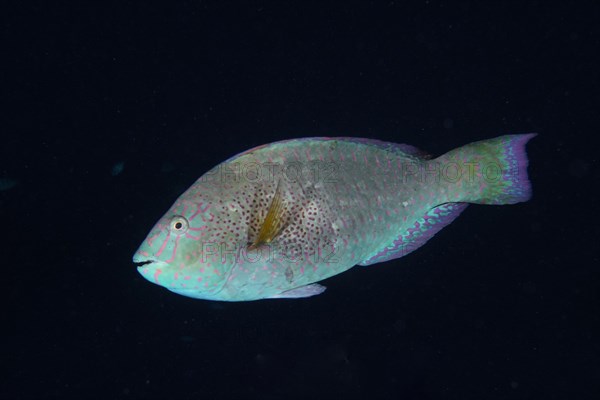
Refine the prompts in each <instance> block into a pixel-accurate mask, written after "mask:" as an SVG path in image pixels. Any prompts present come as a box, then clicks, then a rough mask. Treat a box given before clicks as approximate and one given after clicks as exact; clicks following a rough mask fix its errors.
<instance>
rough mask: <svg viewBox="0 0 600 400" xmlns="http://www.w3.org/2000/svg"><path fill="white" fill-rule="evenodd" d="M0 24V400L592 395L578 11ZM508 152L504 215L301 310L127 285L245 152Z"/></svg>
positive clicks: (593, 44) (313, 8) (254, 4)
mask: <svg viewBox="0 0 600 400" xmlns="http://www.w3.org/2000/svg"><path fill="white" fill-rule="evenodd" d="M10 4H11V3H3V6H2V8H3V10H2V12H1V13H0V19H1V23H2V25H1V29H2V32H1V40H2V42H1V52H2V56H1V63H0V79H1V81H0V88H1V89H0V93H1V98H0V99H1V101H2V108H1V112H0V132H1V133H0V135H1V138H2V139H1V141H0V179H1V182H3V184H2V185H3V186H2V185H0V186H2V187H4V189H3V190H2V191H0V221H2V222H1V224H2V225H1V226H2V230H1V233H0V235H1V242H0V243H1V244H0V252H1V253H0V266H1V267H2V274H1V275H0V276H1V283H2V293H3V295H4V296H5V299H4V301H3V303H2V305H3V307H2V308H3V311H2V315H3V320H4V324H3V328H2V329H1V332H2V333H1V336H0V339H1V341H0V343H1V345H0V346H1V347H0V349H1V354H0V356H1V358H0V363H1V364H0V367H1V370H0V398H42V397H77V398H90V397H102V398H115V397H125V398H127V397H129V398H141V397H157V398H167V397H170V398H178V399H188V398H189V399H199V398H228V397H231V398H234V397H235V398H264V399H287V398H293V397H300V396H302V397H307V396H308V397H309V398H325V397H328V398H331V397H333V398H356V397H361V398H373V397H376V398H378V397H387V398H419V399H439V398H452V399H470V398H473V399H541V398H545V399H548V398H553V399H554V398H556V399H562V398H578V399H589V398H597V397H595V396H596V395H598V394H600V383H599V382H600V363H599V359H600V344H599V342H600V339H599V335H600V329H599V323H600V312H599V311H600V307H598V304H600V301H599V300H600V299H598V297H599V296H598V293H599V289H600V279H599V274H598V261H599V260H598V258H599V256H598V244H599V242H600V241H599V238H600V228H599V225H598V222H597V214H598V211H599V210H598V208H599V207H598V184H599V183H600V179H599V178H600V177H599V175H600V173H599V168H598V156H597V155H598V142H599V140H598V133H599V125H600V124H599V118H598V115H599V111H598V110H599V101H598V100H599V99H598V97H599V96H598V89H599V87H598V86H599V85H598V84H599V71H600V66H599V64H598V62H597V61H598V60H597V57H598V54H599V45H600V28H599V25H598V21H599V20H600V6H598V5H596V4H595V3H594V2H588V3H573V4H570V3H568V2H546V1H535V2H488V1H485V2H483V1H482V2H437V1H418V2H403V1H382V2H372V1H371V2H368V1H364V2H358V1H343V2H342V1H340V2H294V3H291V2H284V1H274V2H262V1H251V2H220V1H186V2H173V3H172V4H169V5H167V2H165V4H164V5H162V6H158V7H157V6H154V5H149V4H145V3H144V2H130V1H105V2H70V3H69V2H64V3H62V2H38V3H36V2H30V1H24V2H14V3H12V5H10ZM525 132H538V133H539V134H540V135H539V136H538V137H537V138H535V139H534V140H533V141H531V142H530V144H529V146H528V153H529V155H530V168H529V171H530V176H531V179H532V181H533V186H534V197H533V199H532V200H531V201H530V202H528V203H522V204H519V205H515V206H501V207H498V206H496V207H494V206H472V207H469V209H468V210H467V211H466V212H465V213H464V214H463V215H462V216H461V217H460V218H459V219H457V220H456V221H455V222H454V223H453V224H452V225H450V226H449V227H447V228H446V229H444V230H443V231H442V232H441V233H439V234H438V235H437V236H436V237H435V239H433V240H431V241H430V242H429V243H428V244H427V245H426V246H424V247H423V248H421V249H419V250H418V251H416V252H415V253H413V254H410V255H409V256H407V257H405V258H402V259H400V260H395V261H392V262H387V263H384V264H378V265H374V266H371V267H364V268H360V267H357V268H354V269H352V270H351V271H348V272H346V273H344V274H341V275H339V276H336V277H333V278H331V279H329V280H327V281H326V282H325V285H326V286H327V287H328V290H327V291H326V292H325V293H324V294H322V295H320V296H317V297H314V298H310V299H300V300H274V301H258V302H246V303H218V302H207V301H199V300H193V299H188V298H184V297H181V296H177V295H175V294H173V293H170V292H168V291H167V290H165V289H163V288H160V287H158V286H155V285H152V284H150V283H149V282H147V281H145V280H143V279H142V277H141V276H140V275H139V274H138V273H137V271H136V269H135V267H134V265H133V264H132V262H131V256H132V255H133V253H134V251H135V250H136V248H137V246H138V245H139V244H140V243H141V241H142V240H143V239H144V237H145V235H146V234H147V232H148V231H149V229H150V228H151V227H152V225H153V224H154V223H155V222H156V220H157V219H158V218H159V217H160V216H161V215H162V214H163V213H164V212H165V211H166V210H167V208H168V207H169V206H170V205H171V204H172V202H173V201H174V200H175V199H176V197H177V196H178V195H179V194H180V193H181V192H182V191H183V190H185V189H186V188H187V187H188V186H189V185H191V183H193V181H194V180H195V179H197V178H198V177H199V176H200V175H201V174H202V173H204V172H205V171H207V170H208V169H209V168H211V167H212V166H214V165H216V164H218V163H219V162H221V161H223V160H225V159H227V158H229V157H230V156H232V155H234V154H236V153H238V152H241V151H244V150H246V149H248V148H251V147H253V146H256V145H259V144H263V143H268V142H272V141H275V140H281V139H287V138H293V137H304V136H322V135H327V136H342V135H343V136H359V137H370V138H378V139H382V140H388V141H393V142H400V143H408V144H412V145H415V146H417V147H420V148H423V149H425V150H427V151H429V152H431V153H433V154H436V155H437V154H441V153H443V152H445V151H448V150H450V149H452V148H454V147H457V146H460V145H463V144H466V143H468V142H471V141H475V140H480V139H484V138H490V137H494V136H498V135H501V134H506V133H525ZM119 162H124V165H123V167H124V168H123V171H122V172H121V173H118V174H115V173H116V172H118V171H115V170H113V167H114V166H115V165H116V164H117V163H119ZM9 183H10V184H9ZM11 185H12V186H13V187H12V188H8V186H11Z"/></svg>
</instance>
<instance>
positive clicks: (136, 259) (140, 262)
mask: <svg viewBox="0 0 600 400" xmlns="http://www.w3.org/2000/svg"><path fill="white" fill-rule="evenodd" d="M156 262H159V261H158V260H157V259H155V258H153V257H148V256H143V255H141V254H137V253H136V254H135V255H134V256H133V264H134V265H135V266H136V267H137V268H141V267H143V266H145V265H146V266H147V265H150V264H153V263H156Z"/></svg>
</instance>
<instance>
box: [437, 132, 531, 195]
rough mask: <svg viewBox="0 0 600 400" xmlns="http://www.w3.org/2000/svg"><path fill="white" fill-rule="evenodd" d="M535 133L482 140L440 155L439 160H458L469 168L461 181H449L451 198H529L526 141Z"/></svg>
mask: <svg viewBox="0 0 600 400" xmlns="http://www.w3.org/2000/svg"><path fill="white" fill-rule="evenodd" d="M534 136H536V134H535V133H528V134H523V135H506V136H500V137H497V138H494V139H488V140H482V141H479V142H474V143H470V144H468V145H466V146H463V147H460V148H458V149H455V150H453V151H451V152H449V153H447V154H445V155H443V156H442V157H440V158H439V159H438V160H439V161H441V162H442V163H443V164H445V165H451V164H453V165H456V164H458V167H459V168H461V169H463V171H465V172H466V173H465V174H462V176H461V179H460V181H461V182H456V181H455V182H453V183H454V184H453V185H448V191H449V193H448V195H449V196H448V197H449V200H453V201H466V202H469V203H479V204H515V203H519V202H522V201H527V200H529V199H530V198H531V183H530V182H529V178H528V176H527V165H528V160H527V154H526V152H525V145H526V144H527V142H528V141H529V140H530V139H531V138H533V137H534ZM443 170H444V169H443V168H442V171H443ZM456 183H459V185H456Z"/></svg>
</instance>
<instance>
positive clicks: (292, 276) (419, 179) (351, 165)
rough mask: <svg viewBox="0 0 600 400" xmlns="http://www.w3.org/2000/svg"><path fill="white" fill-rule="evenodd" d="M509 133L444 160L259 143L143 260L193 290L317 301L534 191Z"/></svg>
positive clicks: (140, 254) (520, 146)
mask: <svg viewBox="0 0 600 400" xmlns="http://www.w3.org/2000/svg"><path fill="white" fill-rule="evenodd" d="M532 136H533V135H531V134H530V135H507V136H502V137H499V138H495V139H490V140H486V141H481V142H475V143H471V144H469V145H466V146H463V147H461V148H458V149H455V150H453V151H451V152H449V153H446V154H444V155H442V156H440V157H438V158H436V159H431V158H430V157H429V156H427V155H426V154H425V153H424V152H422V151H420V150H418V149H416V148H414V147H412V146H408V145H398V144H393V143H387V142H381V141H377V140H371V139H357V138H306V139H295V140H288V141H283V142H276V143H272V144H269V145H263V146H259V147H257V148H254V149H251V150H248V151H246V152H244V153H241V154H240V155H238V156H235V157H232V158H230V159H229V160H227V161H225V162H224V163H222V164H220V165H218V166H216V167H215V168H213V169H212V170H210V171H209V172H207V173H206V174H204V175H203V176H202V177H200V178H199V179H198V180H197V181H196V182H195V183H194V184H193V185H192V186H191V187H190V188H189V189H188V190H187V191H186V192H185V193H183V194H182V195H181V196H180V197H179V198H178V199H177V201H176V202H175V203H174V204H173V206H172V207H171V208H170V209H169V210H168V211H167V213H166V214H165V215H164V216H163V217H162V218H161V219H160V220H159V221H158V223H157V224H156V225H155V227H154V228H153V229H152V230H151V232H150V234H149V235H148V237H147V239H146V240H145V241H144V242H143V243H142V245H141V246H140V248H139V249H138V251H137V252H136V254H135V255H134V262H136V263H139V267H138V268H139V271H140V273H141V274H142V275H143V276H144V277H145V278H146V279H148V280H150V281H152V282H154V283H156V284H159V285H161V286H164V287H166V288H168V289H169V290H171V291H173V292H175V293H178V294H182V295H185V296H189V297H195V298H200V299H208V300H225V301H244V300H257V299H263V298H285V297H291V298H296V297H308V296H312V295H315V294H319V293H321V292H322V291H323V290H324V287H323V286H321V285H318V284H316V282H319V281H321V280H323V279H326V278H328V277H331V276H333V275H336V274H339V273H341V272H344V271H346V270H348V269H349V268H351V267H353V266H354V265H357V264H361V265H370V264H374V263H378V262H382V261H386V260H389V259H393V258H398V257H401V256H404V255H406V254H408V253H410V252H411V251H413V250H415V249H416V248H418V247H420V246H421V245H422V244H424V243H425V242H426V241H427V240H428V239H429V238H431V237H432V236H433V235H434V234H435V233H436V232H437V231H439V230H440V229H441V228H442V227H443V226H445V225H447V224H448V223H450V222H451V221H452V220H453V219H454V218H456V216H458V214H460V212H462V211H463V210H464V208H465V207H466V204H467V203H480V204H512V203H515V202H519V201H525V200H527V199H528V198H529V196H530V184H529V181H528V179H527V174H526V167H527V158H526V156H525V153H524V146H525V143H526V142H527V141H528V140H529V139H530V138H531V137H532Z"/></svg>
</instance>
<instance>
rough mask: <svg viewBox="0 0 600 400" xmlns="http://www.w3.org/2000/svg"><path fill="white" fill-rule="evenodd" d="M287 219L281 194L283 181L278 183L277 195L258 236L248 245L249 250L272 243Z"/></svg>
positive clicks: (272, 201)
mask: <svg viewBox="0 0 600 400" xmlns="http://www.w3.org/2000/svg"><path fill="white" fill-rule="evenodd" d="M284 219H285V208H284V207H283V196H282V194H281V181H280V182H278V183H277V188H276V189H275V195H274V196H273V199H272V200H271V204H270V205H269V209H268V211H267V215H266V216H265V219H264V220H263V222H262V224H261V226H260V230H259V231H258V236H257V237H256V239H254V241H253V242H252V243H251V244H250V245H249V246H248V250H253V249H256V248H258V247H260V246H261V245H263V244H266V243H270V242H271V241H272V240H273V239H274V238H275V237H276V236H277V235H278V234H279V232H280V231H281V228H282V227H283V221H284Z"/></svg>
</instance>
